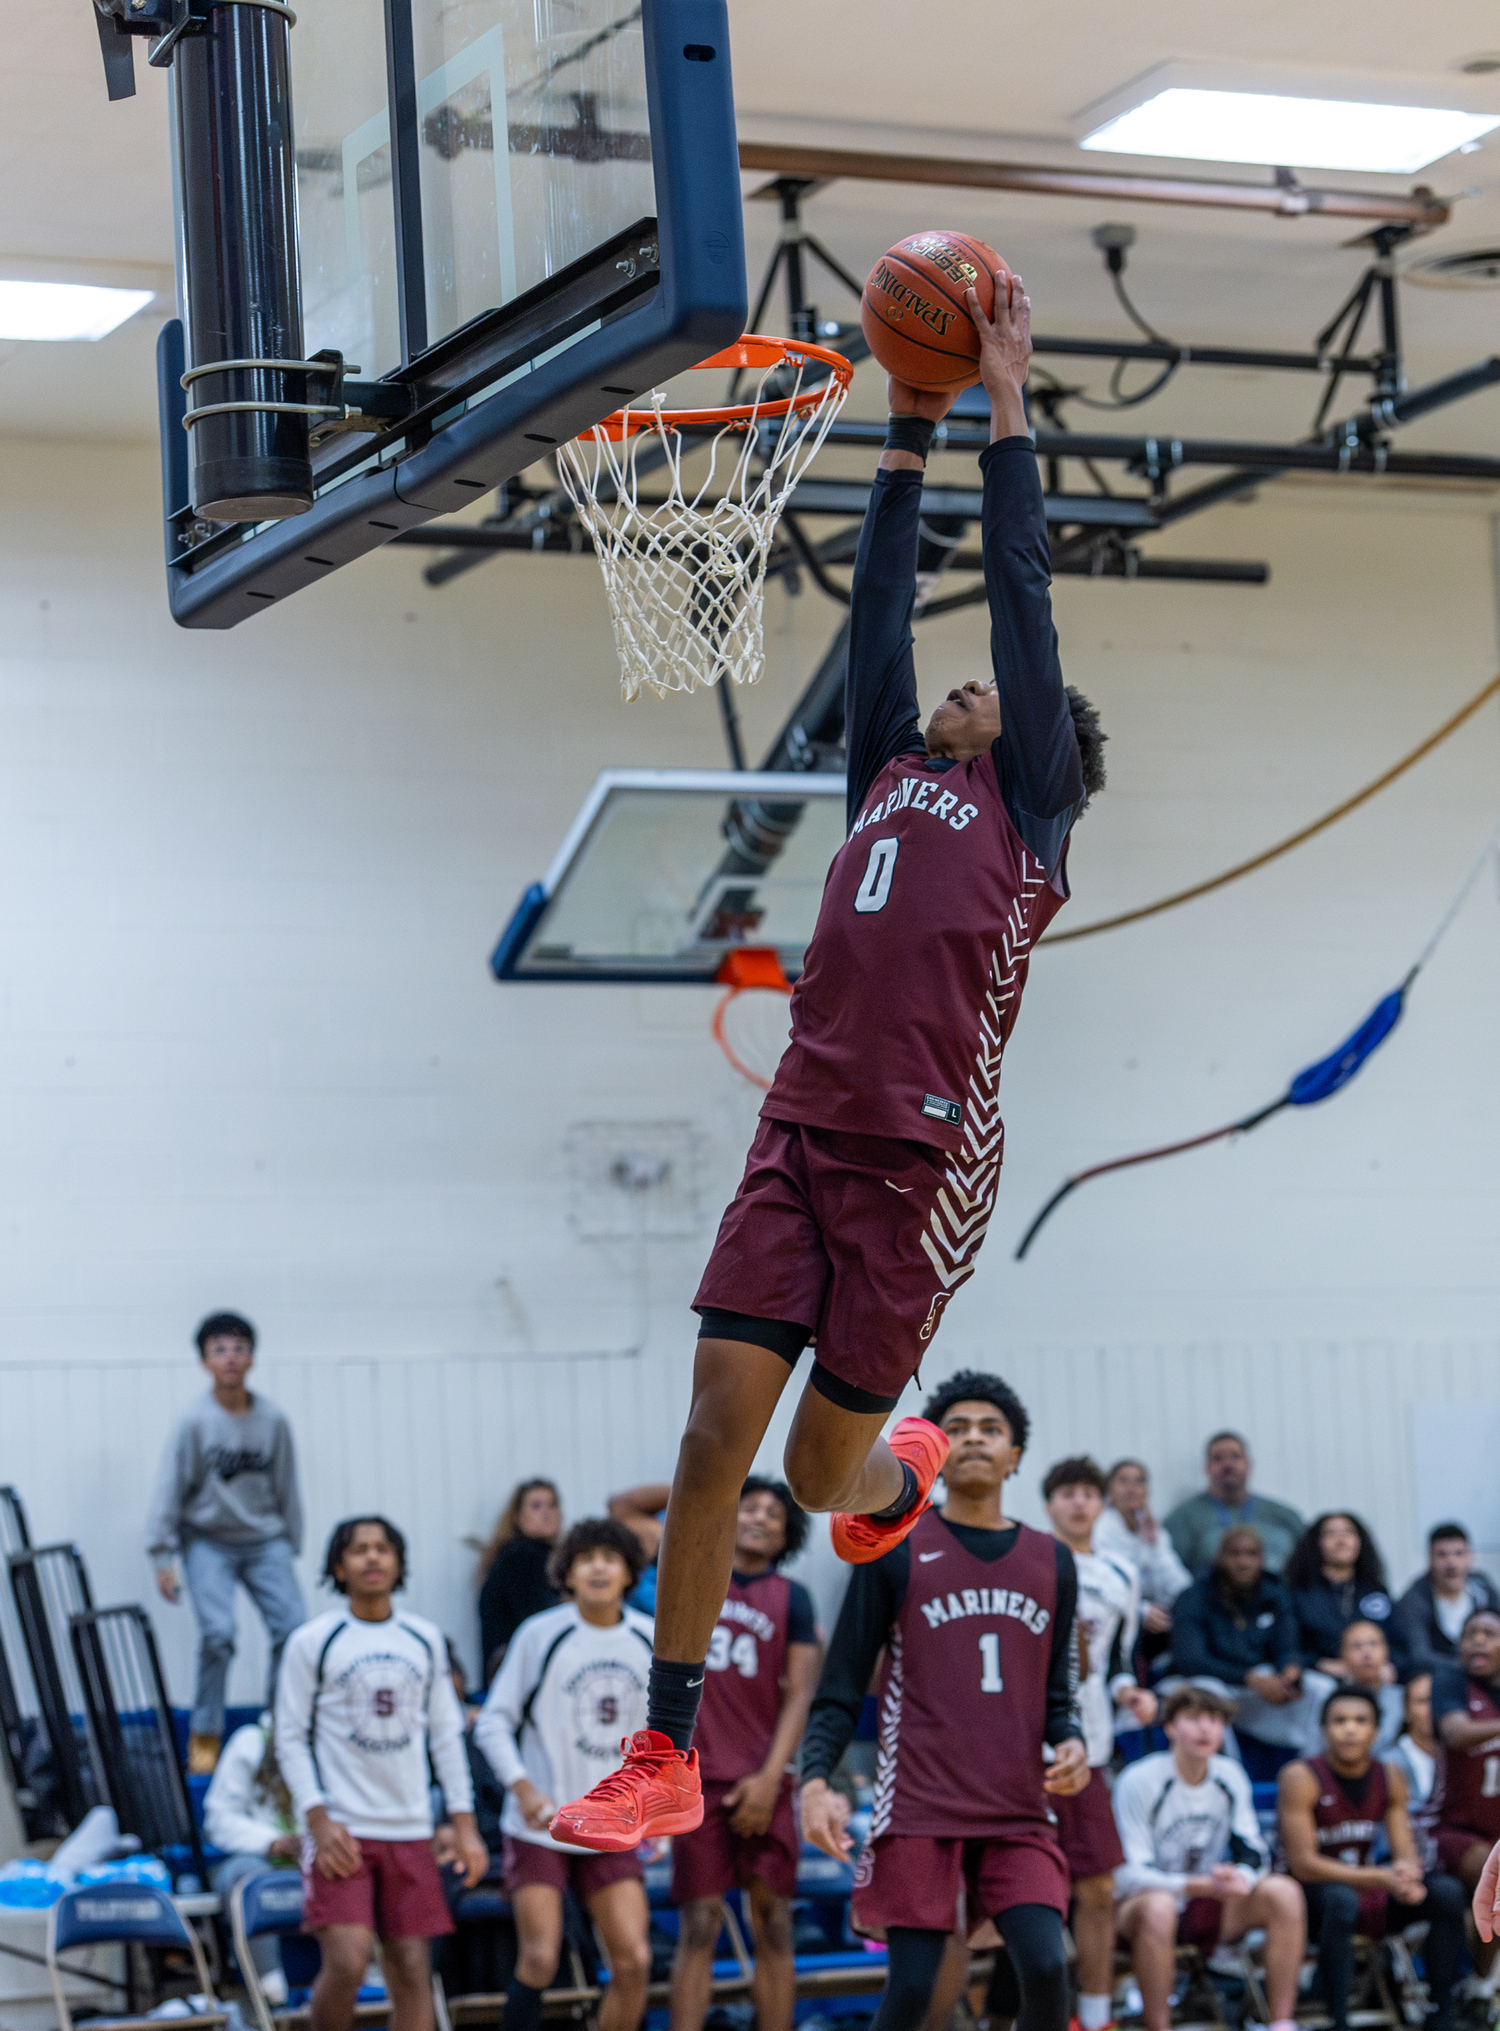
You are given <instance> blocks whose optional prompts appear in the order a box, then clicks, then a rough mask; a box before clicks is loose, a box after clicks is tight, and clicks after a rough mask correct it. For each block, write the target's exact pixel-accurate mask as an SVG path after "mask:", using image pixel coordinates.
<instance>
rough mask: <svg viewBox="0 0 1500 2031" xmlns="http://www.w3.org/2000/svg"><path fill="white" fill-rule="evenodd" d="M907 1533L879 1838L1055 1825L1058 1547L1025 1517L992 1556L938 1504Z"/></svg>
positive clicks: (889, 1677) (885, 1697)
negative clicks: (1051, 1733)
mask: <svg viewBox="0 0 1500 2031" xmlns="http://www.w3.org/2000/svg"><path fill="white" fill-rule="evenodd" d="M907 1543H908V1545H909V1546H910V1551H911V1568H910V1575H909V1578H908V1580H907V1586H906V1598H905V1600H904V1601H903V1602H902V1604H901V1612H900V1614H899V1616H898V1617H897V1620H896V1623H895V1626H894V1628H893V1629H892V1631H891V1635H890V1640H889V1642H888V1644H887V1646H886V1657H885V1665H884V1668H883V1670H882V1672H881V1679H880V1745H879V1753H878V1760H877V1763H876V1769H875V1807H874V1811H873V1813H872V1815H871V1820H870V1834H871V1837H872V1838H876V1837H878V1836H879V1835H881V1834H936V1835H940V1836H942V1837H943V1838H944V1839H955V1838H963V1839H980V1840H995V1839H1000V1838H1003V1837H1004V1836H1005V1835H1006V1834H1008V1833H1012V1832H1014V1831H1015V1830H1016V1829H1017V1828H1018V1827H1019V1826H1020V1825H1022V1824H1025V1825H1028V1826H1030V1827H1032V1828H1037V1827H1045V1828H1047V1829H1049V1830H1050V1828H1051V1825H1052V1815H1051V1813H1050V1811H1049V1809H1048V1803H1047V1794H1046V1793H1045V1792H1044V1791H1043V1789H1042V1771H1043V1764H1042V1743H1043V1741H1044V1740H1045V1731H1046V1726H1047V1677H1048V1672H1049V1670H1050V1668H1051V1661H1052V1633H1051V1632H1052V1618H1053V1611H1054V1609H1055V1607H1056V1603H1057V1547H1056V1544H1055V1542H1054V1540H1053V1539H1052V1538H1051V1537H1048V1536H1043V1534H1042V1533H1041V1532H1040V1531H1037V1530H1030V1529H1028V1528H1027V1526H1026V1525H1025V1524H1024V1523H1023V1524H1021V1525H1020V1527H1019V1530H1018V1533H1017V1539H1016V1542H1015V1544H1014V1545H1013V1546H1012V1547H1011V1549H1010V1551H1009V1552H1007V1554H1006V1556H1005V1557H1004V1558H1003V1559H1001V1560H997V1561H994V1562H993V1563H991V1564H988V1565H987V1564H986V1563H985V1562H984V1561H983V1560H982V1559H978V1558H975V1557H974V1556H973V1554H972V1553H970V1552H968V1551H966V1550H965V1549H964V1547H963V1546H962V1545H961V1544H960V1543H959V1541H958V1539H957V1538H956V1537H955V1536H954V1534H953V1532H952V1531H951V1530H948V1529H946V1528H945V1527H944V1524H943V1522H942V1519H941V1517H940V1516H939V1515H938V1513H937V1511H936V1510H932V1509H929V1510H928V1512H927V1514H926V1515H925V1516H924V1517H923V1518H922V1520H921V1522H920V1523H919V1524H918V1525H917V1527H916V1529H915V1530H914V1531H913V1532H912V1533H911V1536H910V1537H909V1538H908V1539H907ZM997 1579H1003V1580H1004V1581H1005V1585H1004V1586H995V1585H993V1584H992V1582H993V1581H995V1580H997Z"/></svg>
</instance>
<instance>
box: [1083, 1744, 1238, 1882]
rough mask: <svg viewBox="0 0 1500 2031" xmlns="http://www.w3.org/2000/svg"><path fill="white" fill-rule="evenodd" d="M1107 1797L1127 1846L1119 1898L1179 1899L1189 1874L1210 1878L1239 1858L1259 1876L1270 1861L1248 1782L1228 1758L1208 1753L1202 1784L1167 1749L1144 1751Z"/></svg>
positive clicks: (1117, 1876)
mask: <svg viewBox="0 0 1500 2031" xmlns="http://www.w3.org/2000/svg"><path fill="white" fill-rule="evenodd" d="M1110 1802H1111V1804H1112V1805H1113V1806H1114V1809H1115V1825H1116V1826H1117V1827H1118V1828H1119V1831H1120V1845H1121V1847H1122V1848H1123V1849H1124V1850H1125V1859H1124V1861H1123V1862H1122V1863H1121V1864H1120V1866H1119V1868H1118V1869H1116V1870H1115V1896H1116V1897H1117V1898H1118V1897H1134V1896H1136V1895H1138V1894H1139V1892H1141V1891H1142V1890H1170V1891H1171V1892H1172V1894H1173V1896H1174V1897H1176V1899H1177V1901H1178V1903H1179V1905H1181V1904H1184V1903H1186V1901H1187V1898H1186V1884H1187V1881H1188V1878H1189V1877H1190V1876H1206V1875H1208V1873H1209V1871H1210V1870H1212V1869H1214V1868H1216V1867H1217V1866H1218V1864H1219V1863H1220V1862H1228V1861H1235V1860H1238V1865H1239V1867H1241V1868H1243V1869H1244V1870H1245V1871H1246V1872H1247V1873H1248V1874H1249V1875H1250V1876H1252V1877H1253V1878H1255V1879H1256V1880H1257V1881H1258V1880H1259V1879H1260V1877H1262V1876H1263V1875H1265V1873H1266V1871H1267V1870H1268V1869H1269V1867H1270V1865H1271V1858H1270V1856H1269V1855H1268V1854H1267V1852H1266V1842H1265V1836H1264V1835H1263V1834H1262V1833H1261V1830H1260V1821H1259V1820H1258V1819H1257V1818H1256V1817H1255V1801H1254V1799H1253V1797H1252V1796H1251V1791H1250V1780H1249V1778H1248V1777H1247V1776H1246V1775H1245V1772H1244V1769H1243V1768H1242V1766H1241V1765H1240V1764H1238V1763H1235V1762H1233V1761H1231V1759H1230V1758H1229V1757H1228V1756H1212V1757H1210V1758H1209V1764H1208V1774H1207V1776H1206V1777H1205V1778H1204V1780H1203V1782H1202V1783H1201V1784H1189V1783H1188V1782H1187V1781H1186V1780H1185V1779H1184V1778H1183V1777H1182V1776H1181V1775H1180V1773H1179V1772H1178V1769H1177V1759H1176V1758H1175V1756H1174V1755H1173V1754H1172V1752H1171V1750H1170V1749H1166V1750H1163V1751H1162V1752H1161V1753H1160V1754H1159V1755H1156V1756H1143V1757H1142V1758H1141V1760H1140V1762H1139V1763H1130V1764H1127V1765H1126V1767H1125V1769H1124V1770H1122V1771H1121V1773H1120V1775H1119V1776H1118V1777H1117V1778H1116V1779H1115V1785H1114V1790H1113V1791H1112V1792H1111V1793H1110ZM1241 1843H1243V1846H1241V1845H1240V1844H1241ZM1232 1850H1236V1851H1237V1853H1236V1852H1232ZM1252 1856H1253V1857H1254V1859H1253V1860H1252V1859H1251V1857H1252Z"/></svg>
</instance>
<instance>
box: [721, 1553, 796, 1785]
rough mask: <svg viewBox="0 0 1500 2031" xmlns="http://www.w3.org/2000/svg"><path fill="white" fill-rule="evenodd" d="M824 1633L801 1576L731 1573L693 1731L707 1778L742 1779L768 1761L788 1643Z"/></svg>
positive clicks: (778, 1714)
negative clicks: (792, 1578) (797, 1577)
mask: <svg viewBox="0 0 1500 2031" xmlns="http://www.w3.org/2000/svg"><path fill="white" fill-rule="evenodd" d="M817 1640H818V1629H817V1622H816V1620H815V1618H814V1615H813V1606H812V1600H811V1597H810V1596H809V1594H808V1591H807V1589H806V1588H805V1587H803V1586H799V1585H798V1583H797V1581H796V1580H789V1579H787V1578H786V1577H785V1575H784V1574H782V1573H778V1572H774V1571H773V1572H768V1573H760V1574H757V1575H755V1576H754V1577H753V1578H752V1577H748V1576H746V1575H745V1574H743V1573H734V1574H732V1575H731V1576H730V1581H729V1593H728V1596H727V1597H726V1599H725V1602H724V1606H723V1607H722V1608H721V1609H720V1611H719V1621H718V1626H717V1627H716V1628H715V1630H714V1633H713V1640H712V1641H711V1643H710V1644H709V1646H708V1657H707V1660H706V1662H705V1665H704V1673H703V1702H702V1705H701V1706H700V1707H699V1709H698V1725H697V1728H696V1729H695V1731H694V1734H693V1746H694V1748H696V1750H697V1751H698V1765H699V1768H700V1769H701V1771H702V1773H703V1778H704V1781H705V1783H709V1784H737V1783H738V1782H739V1780H740V1778H742V1777H748V1776H749V1775H750V1774H751V1773H752V1772H754V1771H756V1770H759V1769H760V1768H761V1767H762V1766H763V1765H764V1763H765V1760H766V1756H767V1754H768V1753H769V1751H770V1747H771V1740H772V1737H773V1736H774V1735H775V1733H776V1722H777V1720H778V1718H779V1716H780V1713H781V1702H782V1698H783V1696H784V1687H783V1684H782V1680H783V1678H784V1677H785V1675H786V1653H787V1646H788V1644H791V1643H816V1642H817Z"/></svg>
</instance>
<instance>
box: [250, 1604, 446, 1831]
mask: <svg viewBox="0 0 1500 2031" xmlns="http://www.w3.org/2000/svg"><path fill="white" fill-rule="evenodd" d="M429 1753H430V1754H431V1757H432V1767H433V1769H434V1770H435V1771H436V1772H437V1780H438V1783H439V1784H440V1785H441V1786H442V1791H443V1797H444V1799H445V1800H446V1801H447V1805H448V1810H449V1811H450V1812H472V1811H473V1809H474V1790H473V1785H472V1784H471V1782H470V1778H469V1759H468V1755H467V1753H466V1752H465V1749H464V1719H463V1713H462V1711H461V1709H460V1707H459V1704H458V1695H457V1694H456V1693H455V1692H454V1690H453V1680H452V1679H451V1678H450V1677H449V1675H448V1652H447V1646H446V1644H445V1643H444V1640H443V1634H442V1631H441V1630H440V1629H439V1628H438V1627H437V1626H436V1624H435V1623H432V1622H428V1621H426V1620H425V1619H424V1618H423V1617H422V1616H420V1615H412V1614H409V1613H408V1612H407V1611H405V1610H404V1609H403V1610H402V1611H401V1612H400V1613H398V1614H393V1615H391V1616H390V1617H389V1618H388V1619H387V1620H386V1621H384V1622H362V1621H360V1620H359V1619H358V1618H357V1617H355V1616H353V1615H351V1614H350V1612H349V1610H348V1609H347V1608H343V1607H340V1608H334V1609H332V1610H330V1612H329V1613H328V1614H326V1615H320V1616H318V1618H317V1620H316V1621H314V1622H304V1623H303V1625H302V1627H301V1628H300V1629H297V1630H294V1631H293V1633H292V1635H291V1636H289V1637H288V1639H287V1646H286V1649H285V1650H284V1651H283V1652H282V1657H281V1673H280V1677H279V1679H278V1681H277V1687H276V1757H277V1761H278V1762H279V1763H280V1765H281V1774H282V1776H283V1777H284V1778H285V1779H286V1782H287V1789H288V1790H289V1791H290V1792H291V1794H292V1803H293V1804H294V1805H295V1806H296V1808H297V1812H298V1815H299V1816H300V1817H301V1819H302V1820H303V1821H304V1822H305V1821H306V1818H307V1815H308V1813H309V1812H310V1811H311V1810H312V1808H313V1807H314V1806H315V1805H323V1806H326V1807H327V1808H328V1812H329V1815H330V1816H331V1817H332V1818H333V1819H336V1820H337V1821H338V1822H339V1823H340V1824H341V1825H342V1826H346V1827H348V1829H349V1831H350V1833H352V1834H353V1835H354V1836H355V1837H356V1839H359V1838H363V1839H365V1840H372V1841H420V1840H425V1839H426V1838H427V1836H428V1835H430V1834H431V1832H432V1807H431V1803H430V1801H429V1796H428V1775H427V1758H428V1755H429Z"/></svg>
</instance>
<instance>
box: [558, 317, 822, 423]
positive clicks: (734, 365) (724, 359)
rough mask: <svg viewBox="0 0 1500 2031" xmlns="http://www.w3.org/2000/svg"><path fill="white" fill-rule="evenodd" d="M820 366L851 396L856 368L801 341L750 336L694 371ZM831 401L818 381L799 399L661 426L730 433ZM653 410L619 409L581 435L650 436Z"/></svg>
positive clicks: (671, 415) (736, 406)
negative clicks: (713, 427) (718, 428)
mask: <svg viewBox="0 0 1500 2031" xmlns="http://www.w3.org/2000/svg"><path fill="white" fill-rule="evenodd" d="M789 360H796V361H804V360H816V361H818V363H819V364H820V365H822V366H825V367H828V368H830V369H831V370H832V373H833V378H834V380H836V381H837V382H838V384H839V386H840V387H841V388H843V389H844V390H845V392H846V393H847V391H848V389H849V386H850V383H851V382H852V381H853V379H854V365H853V362H852V361H850V360H846V359H845V358H844V355H843V354H842V353H836V352H834V351H832V350H831V348H830V347H828V346H815V345H813V344H812V343H811V341H804V340H801V339H783V338H760V337H757V336H756V335H755V334H754V333H753V332H747V333H746V334H745V336H744V337H743V338H742V339H737V340H736V341H735V343H734V344H733V345H732V346H725V348H724V350H723V352H721V353H715V354H714V356H713V358H712V359H708V360H700V361H699V362H698V365H697V367H696V368H694V369H693V371H694V372H695V373H696V372H700V371H703V370H705V369H707V370H716V369H727V370H729V371H731V372H732V371H734V370H735V369H738V368H749V369H751V370H754V369H755V368H759V367H776V366H780V365H782V364H783V362H785V361H789ZM827 399H828V384H827V382H825V381H820V382H819V383H818V385H817V387H816V388H808V389H805V390H804V391H803V393H802V394H800V395H783V396H781V397H779V398H778V399H777V400H776V401H774V402H731V403H729V404H728V405H727V406H726V407H724V408H720V409H663V410H662V412H661V421H662V422H663V423H668V424H671V425H672V427H673V428H674V429H691V428H692V427H694V426H695V425H702V424H709V423H717V424H720V425H725V426H728V427H733V426H735V425H738V426H739V428H740V429H742V430H744V429H748V428H749V427H750V425H751V424H752V423H759V422H760V421H761V420H762V419H763V418H775V417H779V416H789V415H791V414H792V413H793V412H794V411H795V412H797V413H798V414H800V413H801V412H802V411H803V410H804V409H815V408H817V406H818V405H819V403H821V402H825V401H827ZM656 420H657V416H656V411H655V410H654V409H633V408H625V409H616V410H615V412H614V414H613V415H612V416H606V417H605V419H604V421H603V422H602V423H596V424H595V425H594V427H593V429H592V430H591V431H590V430H586V431H584V432H583V433H582V434H583V435H584V436H585V437H593V436H598V437H607V438H609V439H611V440H612V441H613V442H615V443H619V442H620V441H621V440H622V439H624V438H627V437H633V436H634V435H635V434H636V432H637V431H640V430H652V429H654V428H655V427H656Z"/></svg>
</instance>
